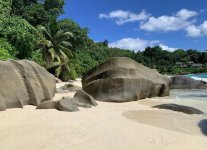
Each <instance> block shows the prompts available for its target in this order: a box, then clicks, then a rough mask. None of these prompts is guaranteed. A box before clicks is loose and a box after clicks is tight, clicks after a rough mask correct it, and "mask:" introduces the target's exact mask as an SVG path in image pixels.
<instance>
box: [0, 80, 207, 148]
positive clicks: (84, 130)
mask: <svg viewBox="0 0 207 150" xmlns="http://www.w3.org/2000/svg"><path fill="white" fill-rule="evenodd" d="M63 84H64V83H61V84H58V85H57V87H59V86H61V85H63ZM73 84H75V85H78V86H81V83H80V80H78V81H76V82H74V83H73ZM73 95H74V93H67V94H56V95H55V98H54V100H57V99H60V98H62V96H70V97H73ZM156 99H158V98H153V99H146V100H142V101H138V102H129V103H104V102H98V106H97V107H93V108H90V109H85V108H81V109H80V111H79V112H73V113H72V112H60V111H57V110H36V109H35V107H34V106H25V107H24V109H8V110H7V111H4V112H0V122H1V123H0V150H66V149H67V150H80V149H81V150H206V149H207V137H206V136H205V135H203V134H202V132H201V131H200V128H199V127H198V122H199V121H200V120H203V119H205V118H207V117H206V116H205V115H186V114H183V113H179V112H173V111H170V110H158V109H153V108H151V106H154V105H156V104H160V103H161V102H160V101H156Z"/></svg>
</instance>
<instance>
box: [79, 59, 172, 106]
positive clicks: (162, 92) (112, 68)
mask: <svg viewBox="0 0 207 150" xmlns="http://www.w3.org/2000/svg"><path fill="white" fill-rule="evenodd" d="M170 82H171V79H170V78H169V77H167V76H164V75H161V74H159V73H158V72H157V71H156V70H155V69H150V68H148V67H145V66H143V65H142V64H139V63H137V62H136V61H134V60H132V59H130V58H127V57H114V58H110V59H109V60H107V61H106V62H104V63H102V64H101V65H99V66H97V67H95V68H94V69H92V70H90V71H89V72H88V73H86V74H85V75H84V76H83V78H82V85H83V90H84V91H86V93H89V94H90V95H91V96H93V97H94V98H95V99H96V100H99V101H105V102H129V101H135V100H138V99H144V98H148V97H154V96H167V95H169V94H170Z"/></svg>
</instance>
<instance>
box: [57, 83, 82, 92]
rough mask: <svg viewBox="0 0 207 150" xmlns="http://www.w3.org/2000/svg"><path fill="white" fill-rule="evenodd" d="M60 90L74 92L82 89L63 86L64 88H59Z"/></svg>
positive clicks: (67, 85)
mask: <svg viewBox="0 0 207 150" xmlns="http://www.w3.org/2000/svg"><path fill="white" fill-rule="evenodd" d="M60 89H63V90H67V91H69V92H76V91H78V90H81V89H82V88H81V87H79V86H76V85H73V84H65V85H64V86H61V87H60Z"/></svg>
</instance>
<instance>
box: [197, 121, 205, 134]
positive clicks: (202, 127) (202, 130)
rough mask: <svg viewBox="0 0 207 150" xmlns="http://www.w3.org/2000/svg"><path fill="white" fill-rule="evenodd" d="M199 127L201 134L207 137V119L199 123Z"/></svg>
mask: <svg viewBox="0 0 207 150" xmlns="http://www.w3.org/2000/svg"><path fill="white" fill-rule="evenodd" d="M198 126H199V128H200V130H201V132H202V133H203V134H204V135H205V136H207V119H204V120H201V121H200V122H199V123H198Z"/></svg>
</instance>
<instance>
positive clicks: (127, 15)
mask: <svg viewBox="0 0 207 150" xmlns="http://www.w3.org/2000/svg"><path fill="white" fill-rule="evenodd" d="M149 17H150V14H148V13H147V12H145V11H144V10H142V11H141V12H140V13H132V12H130V11H123V10H116V11H112V12H110V13H109V14H104V13H102V14H99V18H100V19H103V18H104V19H114V20H115V22H116V24H118V25H123V24H125V23H128V22H135V21H141V20H146V19H148V18H149Z"/></svg>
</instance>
